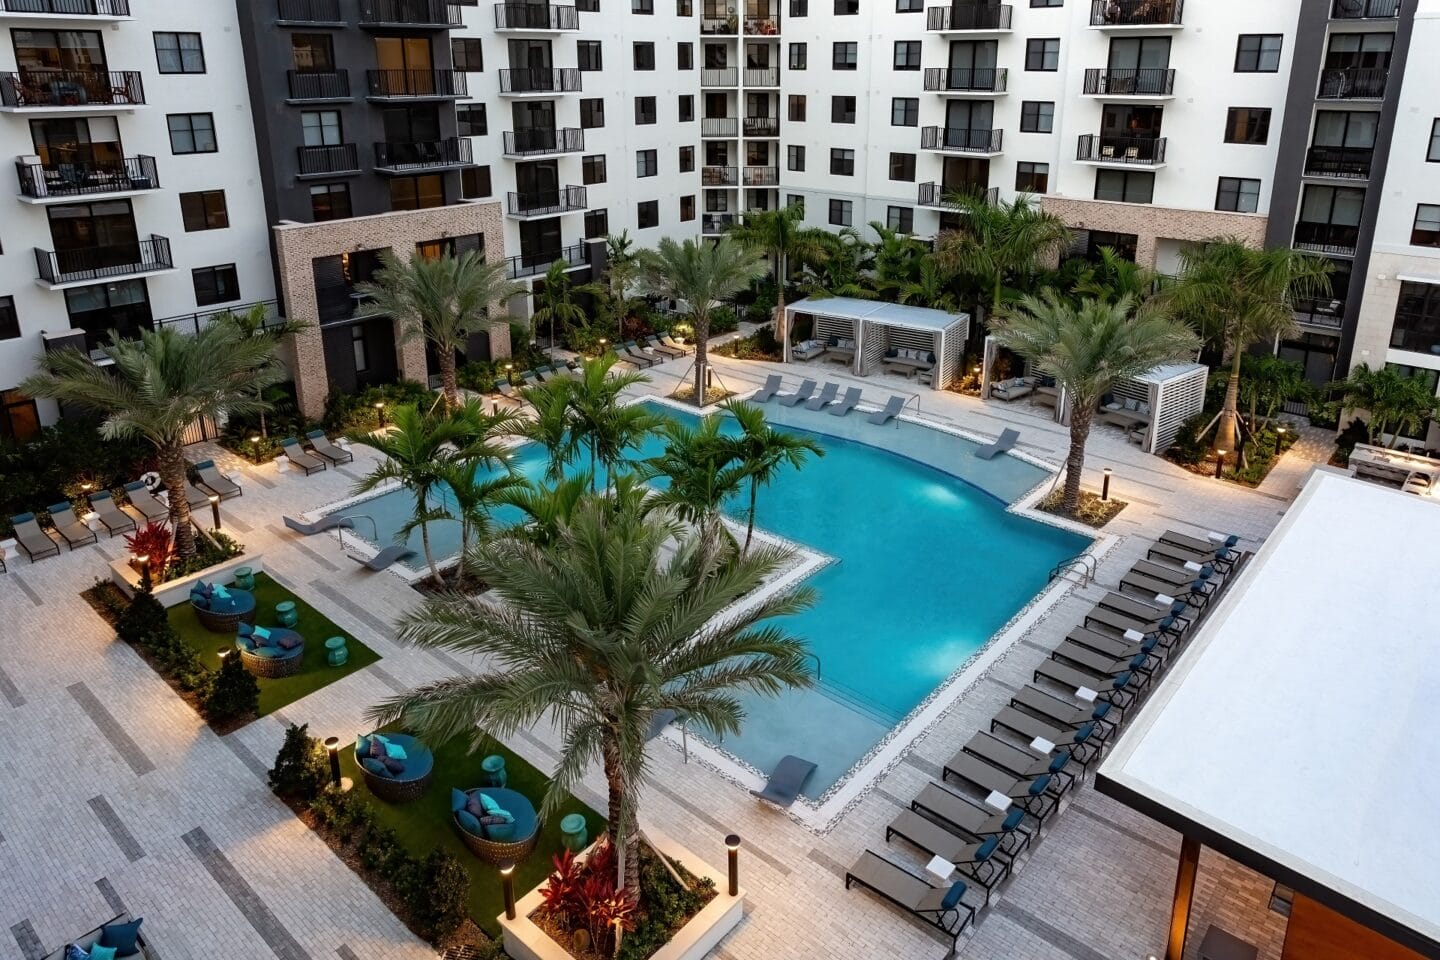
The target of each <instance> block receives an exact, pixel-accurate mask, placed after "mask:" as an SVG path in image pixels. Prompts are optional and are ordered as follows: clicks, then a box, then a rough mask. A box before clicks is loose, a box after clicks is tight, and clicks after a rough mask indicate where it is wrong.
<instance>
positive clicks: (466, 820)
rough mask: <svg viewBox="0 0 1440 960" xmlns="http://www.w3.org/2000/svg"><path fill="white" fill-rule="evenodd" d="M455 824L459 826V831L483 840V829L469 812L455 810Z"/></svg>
mask: <svg viewBox="0 0 1440 960" xmlns="http://www.w3.org/2000/svg"><path fill="white" fill-rule="evenodd" d="M455 822H456V823H458V824H460V829H461V830H464V831H465V832H466V833H468V834H470V835H471V836H473V837H481V838H482V839H483V838H484V836H485V828H484V827H482V826H480V821H479V820H477V819H475V815H474V814H472V813H471V812H470V811H469V810H456V811H455Z"/></svg>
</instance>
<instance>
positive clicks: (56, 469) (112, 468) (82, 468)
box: [0, 417, 155, 536]
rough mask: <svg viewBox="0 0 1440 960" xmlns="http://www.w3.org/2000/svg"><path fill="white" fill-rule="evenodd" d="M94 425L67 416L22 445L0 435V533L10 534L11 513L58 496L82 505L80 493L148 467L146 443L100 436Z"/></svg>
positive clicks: (113, 484)
mask: <svg viewBox="0 0 1440 960" xmlns="http://www.w3.org/2000/svg"><path fill="white" fill-rule="evenodd" d="M98 426H99V423H98V421H97V420H95V419H94V418H91V417H67V418H65V419H62V420H59V421H57V422H56V423H55V424H53V425H51V426H48V427H45V428H43V429H42V430H41V431H40V433H39V434H38V435H37V436H36V437H34V438H33V439H31V440H29V441H27V442H24V443H15V442H13V441H10V440H5V439H3V438H0V536H9V535H10V533H11V530H12V528H11V524H10V517H11V516H13V515H14V514H17V513H24V512H26V511H32V510H35V509H36V508H37V507H39V506H42V505H44V504H47V503H58V502H59V501H61V500H69V501H71V502H72V503H74V504H75V505H76V506H83V505H84V500H85V494H86V493H93V492H96V491H100V490H110V491H112V492H115V491H118V490H119V488H120V487H121V486H122V485H123V484H125V483H127V482H129V481H131V480H134V479H135V478H136V477H138V476H139V475H140V474H142V473H145V472H146V471H147V470H152V469H154V466H155V451H154V448H153V447H151V446H150V444H149V443H147V442H146V441H144V440H105V439H103V438H101V437H100V435H99V433H98V432H97V428H98ZM86 483H88V484H90V485H91V487H90V489H89V490H88V491H87V490H85V489H84V486H83V485H84V484H86ZM88 509H89V507H85V508H84V510H82V511H80V512H82V513H83V512H85V510H88Z"/></svg>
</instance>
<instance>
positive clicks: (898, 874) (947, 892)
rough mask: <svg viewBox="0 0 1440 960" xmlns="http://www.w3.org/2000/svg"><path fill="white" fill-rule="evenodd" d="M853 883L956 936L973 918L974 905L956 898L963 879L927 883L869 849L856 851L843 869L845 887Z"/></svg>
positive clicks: (960, 889)
mask: <svg viewBox="0 0 1440 960" xmlns="http://www.w3.org/2000/svg"><path fill="white" fill-rule="evenodd" d="M857 883H858V884H859V885H860V886H862V887H864V888H865V889H867V890H869V891H870V892H872V893H874V894H875V895H877V896H880V897H883V898H885V899H886V900H889V901H890V902H891V903H893V904H895V906H897V907H899V908H900V909H902V910H904V911H906V912H907V913H910V914H913V915H914V916H916V917H918V918H920V919H921V920H924V921H925V922H926V923H928V924H930V925H931V926H933V927H935V928H936V929H938V930H941V931H943V932H945V933H947V934H949V935H950V936H951V937H954V938H957V939H958V938H959V936H960V933H961V931H963V930H964V929H965V927H966V926H968V925H969V924H970V922H971V921H973V920H974V919H975V908H974V907H972V906H970V905H969V904H966V903H962V902H961V900H960V898H961V897H963V896H964V895H965V890H966V886H965V881H963V880H956V881H955V882H954V883H952V884H951V885H950V886H948V887H935V886H931V885H930V882H929V881H928V880H925V879H923V878H922V877H919V876H917V875H915V874H913V873H911V872H910V871H909V870H906V869H905V868H904V867H902V866H900V865H899V864H897V863H892V862H890V861H889V860H886V859H885V858H884V857H882V856H880V855H879V854H878V853H875V852H874V851H873V850H866V851H865V852H864V853H862V854H860V859H859V860H856V861H855V863H854V865H853V866H851V867H850V869H849V870H847V871H845V889H846V890H849V889H850V886H851V884H857ZM962 911H963V912H962Z"/></svg>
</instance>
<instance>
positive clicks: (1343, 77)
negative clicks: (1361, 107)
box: [1315, 67, 1390, 100]
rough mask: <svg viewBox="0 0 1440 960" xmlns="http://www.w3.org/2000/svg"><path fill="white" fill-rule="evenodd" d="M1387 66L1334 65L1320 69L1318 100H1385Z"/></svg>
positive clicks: (1388, 73)
mask: <svg viewBox="0 0 1440 960" xmlns="http://www.w3.org/2000/svg"><path fill="white" fill-rule="evenodd" d="M1389 77H1390V70H1389V69H1388V68H1386V67H1334V68H1331V69H1329V70H1321V71H1320V90H1319V92H1318V93H1317V94H1316V95H1315V96H1316V99H1318V100H1383V99H1384V98H1385V85H1386V81H1387V80H1388V79H1389Z"/></svg>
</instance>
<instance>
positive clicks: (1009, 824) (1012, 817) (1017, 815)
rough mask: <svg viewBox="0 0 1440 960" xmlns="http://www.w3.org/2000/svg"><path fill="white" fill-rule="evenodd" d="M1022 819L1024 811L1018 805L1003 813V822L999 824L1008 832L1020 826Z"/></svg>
mask: <svg viewBox="0 0 1440 960" xmlns="http://www.w3.org/2000/svg"><path fill="white" fill-rule="evenodd" d="M1024 819H1025V811H1024V810H1022V809H1021V808H1020V807H1015V808H1013V809H1012V810H1011V811H1010V812H1009V813H1007V814H1005V822H1004V823H1002V824H1001V825H1000V829H1002V830H1004V831H1005V832H1007V833H1008V832H1009V831H1011V830H1014V829H1015V828H1016V827H1018V826H1020V821H1021V820H1024Z"/></svg>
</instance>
